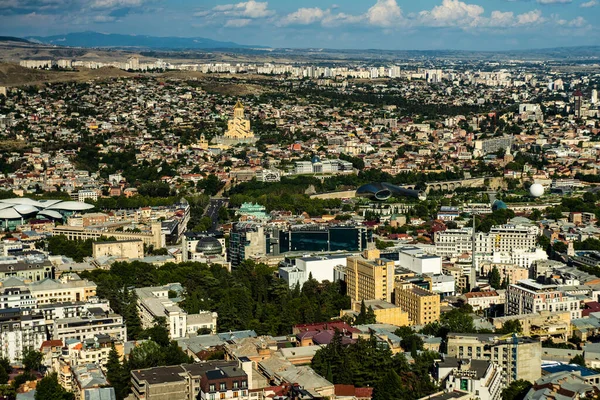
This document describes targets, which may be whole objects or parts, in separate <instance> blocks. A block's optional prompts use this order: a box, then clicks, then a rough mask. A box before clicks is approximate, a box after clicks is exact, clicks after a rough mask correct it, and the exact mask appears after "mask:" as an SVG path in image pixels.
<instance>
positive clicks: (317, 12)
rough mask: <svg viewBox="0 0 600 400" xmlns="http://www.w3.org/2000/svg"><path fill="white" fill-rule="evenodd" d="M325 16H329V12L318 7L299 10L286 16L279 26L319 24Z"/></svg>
mask: <svg viewBox="0 0 600 400" xmlns="http://www.w3.org/2000/svg"><path fill="white" fill-rule="evenodd" d="M327 14H329V10H322V9H320V8H318V7H313V8H299V9H298V10H297V11H295V12H293V13H291V14H288V15H286V16H285V17H284V18H283V19H282V20H281V21H280V22H279V23H280V24H281V25H310V24H314V23H315V22H320V21H321V20H322V19H323V18H325V16H326V15H327Z"/></svg>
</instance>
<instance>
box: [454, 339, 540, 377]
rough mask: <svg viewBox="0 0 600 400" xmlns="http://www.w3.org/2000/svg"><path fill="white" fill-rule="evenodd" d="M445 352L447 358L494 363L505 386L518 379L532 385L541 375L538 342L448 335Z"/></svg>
mask: <svg viewBox="0 0 600 400" xmlns="http://www.w3.org/2000/svg"><path fill="white" fill-rule="evenodd" d="M446 352H447V354H448V356H450V357H457V358H460V359H473V360H487V361H491V362H493V363H496V364H498V365H499V366H500V367H502V370H503V372H504V374H505V376H506V380H507V384H510V383H511V382H512V381H515V380H518V379H524V380H527V381H530V382H533V381H535V380H536V379H538V378H539V377H540V376H541V375H542V371H541V364H542V361H541V354H542V346H541V343H540V341H539V340H534V339H530V338H521V337H508V338H507V337H499V336H498V335H495V334H476V333H449V334H448V339H447V350H446Z"/></svg>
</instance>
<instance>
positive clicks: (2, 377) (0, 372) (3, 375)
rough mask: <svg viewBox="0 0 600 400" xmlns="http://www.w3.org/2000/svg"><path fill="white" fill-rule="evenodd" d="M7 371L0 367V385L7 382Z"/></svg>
mask: <svg viewBox="0 0 600 400" xmlns="http://www.w3.org/2000/svg"><path fill="white" fill-rule="evenodd" d="M8 378H9V376H8V372H6V370H5V369H4V368H0V385H6V384H7V383H8Z"/></svg>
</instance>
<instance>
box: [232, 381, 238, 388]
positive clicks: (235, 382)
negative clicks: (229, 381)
mask: <svg viewBox="0 0 600 400" xmlns="http://www.w3.org/2000/svg"><path fill="white" fill-rule="evenodd" d="M238 384H239V382H238V381H233V388H234V389H237V388H238Z"/></svg>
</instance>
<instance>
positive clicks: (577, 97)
mask: <svg viewBox="0 0 600 400" xmlns="http://www.w3.org/2000/svg"><path fill="white" fill-rule="evenodd" d="M573 103H574V106H573V107H574V111H575V116H576V117H578V118H581V105H582V104H583V93H581V90H576V91H575V93H573Z"/></svg>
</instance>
